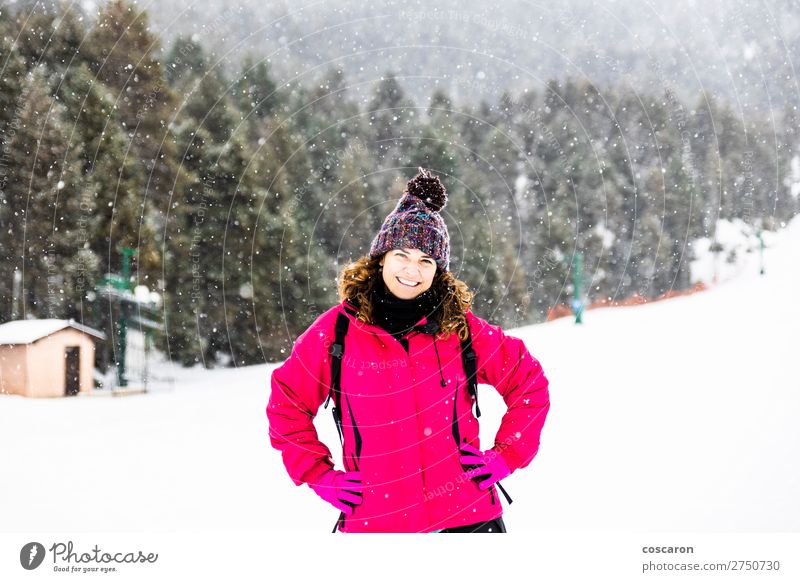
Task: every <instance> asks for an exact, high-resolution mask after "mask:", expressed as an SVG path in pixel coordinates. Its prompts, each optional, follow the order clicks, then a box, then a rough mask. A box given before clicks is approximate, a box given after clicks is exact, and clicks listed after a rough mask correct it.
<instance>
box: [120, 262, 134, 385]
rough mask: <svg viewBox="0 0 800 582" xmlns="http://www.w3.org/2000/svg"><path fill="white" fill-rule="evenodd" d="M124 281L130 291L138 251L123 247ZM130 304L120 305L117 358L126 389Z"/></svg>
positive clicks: (124, 302)
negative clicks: (133, 260) (134, 260)
mask: <svg viewBox="0 0 800 582" xmlns="http://www.w3.org/2000/svg"><path fill="white" fill-rule="evenodd" d="M120 252H121V253H122V281H123V285H124V288H125V289H126V290H130V280H131V257H132V256H133V255H134V254H136V251H135V250H134V249H132V248H130V247H122V248H121V249H120ZM128 305H129V302H128V301H126V300H125V298H122V299H121V300H120V305H119V352H118V356H117V379H118V380H119V382H118V385H119V386H120V387H123V388H124V387H125V386H127V385H128V377H127V374H126V373H125V353H126V351H127V349H128V318H127V311H128Z"/></svg>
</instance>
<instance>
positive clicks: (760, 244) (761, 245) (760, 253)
mask: <svg viewBox="0 0 800 582" xmlns="http://www.w3.org/2000/svg"><path fill="white" fill-rule="evenodd" d="M762 232H763V231H762V230H761V229H760V228H759V229H758V257H759V262H760V264H761V268H760V269H759V274H760V275H763V274H764V237H763V236H761V233H762Z"/></svg>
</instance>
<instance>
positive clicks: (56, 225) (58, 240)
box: [0, 67, 83, 318]
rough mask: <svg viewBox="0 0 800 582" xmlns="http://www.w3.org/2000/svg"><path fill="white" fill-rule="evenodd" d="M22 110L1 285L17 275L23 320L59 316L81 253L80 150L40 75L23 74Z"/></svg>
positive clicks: (9, 185)
mask: <svg viewBox="0 0 800 582" xmlns="http://www.w3.org/2000/svg"><path fill="white" fill-rule="evenodd" d="M20 103H21V107H20V110H19V120H18V121H19V122H18V129H17V130H16V132H15V134H14V135H13V137H12V138H11V139H10V141H9V143H8V152H9V167H10V169H11V171H10V172H9V175H8V178H7V182H6V188H5V197H6V204H4V210H5V212H4V214H5V217H4V220H3V222H4V229H3V231H2V233H1V236H2V240H1V241H0V242H2V249H3V254H4V256H3V260H2V261H0V265H1V268H2V273H0V279H2V280H3V281H8V282H10V281H12V279H13V272H14V271H15V270H19V271H20V272H21V273H22V277H23V279H22V288H23V290H24V291H23V297H21V301H22V308H21V309H20V312H21V314H22V315H23V316H26V315H27V314H31V315H34V316H39V317H63V316H64V314H65V313H66V312H67V311H68V305H69V304H70V302H72V301H74V300H75V293H76V289H77V288H76V286H75V285H74V284H72V283H73V282H72V281H70V280H69V279H68V277H69V276H71V275H72V274H74V272H75V269H72V268H71V266H70V265H71V263H72V262H73V261H75V260H76V259H77V257H76V255H78V254H79V253H80V252H81V250H82V247H79V246H78V244H77V229H76V228H74V226H75V221H76V220H77V219H79V216H80V212H79V208H78V205H79V203H78V201H79V195H80V191H81V188H82V186H83V184H82V174H81V167H80V161H79V160H80V155H81V148H80V144H79V143H78V144H71V143H68V142H66V141H65V140H64V135H65V134H66V131H65V126H64V123H63V117H64V115H65V111H64V107H63V105H61V104H60V103H58V102H57V101H55V100H53V98H52V97H51V95H50V89H49V84H48V80H47V78H46V76H45V71H44V70H43V68H41V67H37V68H36V69H34V70H33V71H31V72H30V73H29V74H28V75H27V77H26V79H25V81H24V83H23V87H22V93H21V96H20ZM4 307H5V308H6V309H8V307H10V304H8V303H7V304H5V306H4ZM9 316H10V314H9V313H5V314H4V318H8V317H9Z"/></svg>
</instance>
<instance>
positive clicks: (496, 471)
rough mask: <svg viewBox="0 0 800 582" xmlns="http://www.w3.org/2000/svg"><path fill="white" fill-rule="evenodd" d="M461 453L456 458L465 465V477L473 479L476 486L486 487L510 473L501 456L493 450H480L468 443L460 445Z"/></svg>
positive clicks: (484, 488)
mask: <svg viewBox="0 0 800 582" xmlns="http://www.w3.org/2000/svg"><path fill="white" fill-rule="evenodd" d="M460 450H461V453H462V455H461V456H460V457H459V458H458V460H459V461H460V462H461V464H462V465H467V466H468V468H469V471H467V472H466V473H464V477H466V478H467V479H475V481H476V482H477V483H478V487H480V488H481V489H483V490H486V489H488V488H489V487H491V486H492V485H494V484H495V483H497V482H498V481H499V480H500V479H505V478H506V477H508V476H509V475H510V474H511V469H509V467H508V465H507V464H506V462H505V460H504V459H503V456H502V455H501V454H500V453H498V452H497V451H494V450H491V449H490V450H488V451H486V452H483V453H482V452H481V451H480V450H479V449H476V448H475V447H473V446H472V445H470V444H468V443H463V444H462V445H461V447H460Z"/></svg>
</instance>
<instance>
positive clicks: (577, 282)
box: [572, 251, 583, 323]
mask: <svg viewBox="0 0 800 582" xmlns="http://www.w3.org/2000/svg"><path fill="white" fill-rule="evenodd" d="M574 277H575V278H574V280H573V285H574V286H575V290H574V291H573V294H572V295H573V308H574V311H575V323H583V297H582V296H583V293H581V290H582V289H583V255H582V254H581V252H580V251H577V252H576V253H575V272H574Z"/></svg>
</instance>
